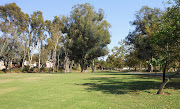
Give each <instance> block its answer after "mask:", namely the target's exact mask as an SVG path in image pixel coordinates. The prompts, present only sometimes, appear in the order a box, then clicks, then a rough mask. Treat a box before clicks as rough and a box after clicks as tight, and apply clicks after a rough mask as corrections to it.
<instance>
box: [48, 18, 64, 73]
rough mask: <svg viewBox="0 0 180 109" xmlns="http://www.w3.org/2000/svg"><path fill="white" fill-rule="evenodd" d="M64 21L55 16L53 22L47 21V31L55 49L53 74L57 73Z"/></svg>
mask: <svg viewBox="0 0 180 109" xmlns="http://www.w3.org/2000/svg"><path fill="white" fill-rule="evenodd" d="M62 27H63V25H62V21H61V19H60V17H57V16H55V17H54V19H53V21H52V22H51V21H49V20H46V30H47V31H48V33H49V35H50V39H49V40H51V41H52V49H53V72H54V71H55V67H56V66H55V65H56V51H57V46H58V44H59V43H60V41H61V35H62V32H61V29H62Z"/></svg>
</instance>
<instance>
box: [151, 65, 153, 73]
mask: <svg viewBox="0 0 180 109" xmlns="http://www.w3.org/2000/svg"><path fill="white" fill-rule="evenodd" d="M151 72H153V65H152V64H151Z"/></svg>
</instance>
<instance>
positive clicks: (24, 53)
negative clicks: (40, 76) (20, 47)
mask: <svg viewBox="0 0 180 109" xmlns="http://www.w3.org/2000/svg"><path fill="white" fill-rule="evenodd" d="M25 58H26V50H24V56H23V62H22V68H21V69H23V68H24V61H25Z"/></svg>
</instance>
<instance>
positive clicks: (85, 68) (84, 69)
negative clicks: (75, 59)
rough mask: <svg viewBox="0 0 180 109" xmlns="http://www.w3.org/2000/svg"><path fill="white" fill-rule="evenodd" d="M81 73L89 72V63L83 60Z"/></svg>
mask: <svg viewBox="0 0 180 109" xmlns="http://www.w3.org/2000/svg"><path fill="white" fill-rule="evenodd" d="M80 65H81V73H87V65H86V64H85V63H84V62H82V63H81V64H80Z"/></svg>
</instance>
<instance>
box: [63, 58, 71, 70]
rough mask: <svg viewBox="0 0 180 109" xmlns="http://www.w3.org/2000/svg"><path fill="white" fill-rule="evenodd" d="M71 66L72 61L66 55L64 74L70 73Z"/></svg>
mask: <svg viewBox="0 0 180 109" xmlns="http://www.w3.org/2000/svg"><path fill="white" fill-rule="evenodd" d="M69 64H70V60H69V58H68V56H67V55H66V56H65V59H64V72H65V73H66V72H69Z"/></svg>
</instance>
